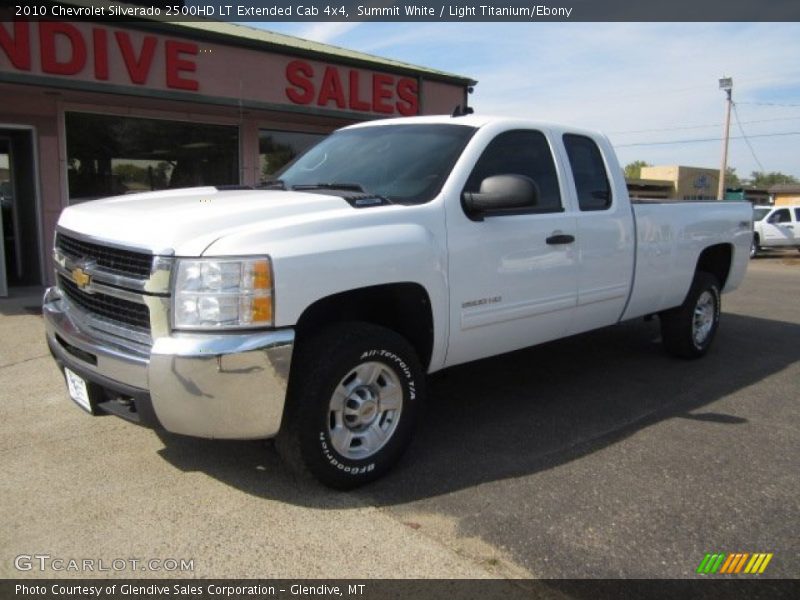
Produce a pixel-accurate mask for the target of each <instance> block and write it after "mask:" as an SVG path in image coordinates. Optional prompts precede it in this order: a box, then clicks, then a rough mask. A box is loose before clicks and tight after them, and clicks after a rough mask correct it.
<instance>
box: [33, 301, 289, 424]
mask: <svg viewBox="0 0 800 600" xmlns="http://www.w3.org/2000/svg"><path fill="white" fill-rule="evenodd" d="M42 313H43V316H44V321H45V329H46V334H47V343H48V346H49V347H50V351H51V352H52V354H53V357H54V358H55V359H56V362H57V363H58V364H59V366H60V367H61V368H62V369H63V368H64V367H68V368H69V369H71V370H72V371H75V372H76V373H78V374H79V375H80V376H81V377H83V378H84V379H85V380H86V381H87V382H88V383H89V391H90V397H91V399H92V405H93V407H96V408H97V409H99V410H101V411H104V412H111V413H114V414H117V415H119V416H122V417H125V418H128V419H129V420H132V421H136V422H139V423H140V424H142V425H147V426H151V427H159V428H163V429H165V430H167V431H171V432H173V433H180V434H184V435H191V436H197V437H204V438H225V439H258V438H268V437H272V436H274V435H276V434H277V433H278V430H279V429H280V425H281V418H282V416H283V407H284V404H285V401H286V387H287V382H288V378H289V368H290V365H291V358H292V349H293V346H294V330H292V329H278V330H273V331H263V332H257V333H235V334H218V333H208V334H200V333H193V334H178V333H174V334H172V335H170V336H168V337H161V338H157V339H156V340H155V342H154V343H153V346H152V348H151V350H150V354H149V355H143V354H140V353H138V352H137V351H134V350H132V349H130V348H126V347H125V344H124V340H120V342H119V343H115V342H113V341H110V340H108V339H105V338H104V339H99V338H98V337H97V336H94V335H93V334H92V333H91V330H89V329H88V328H87V327H85V326H83V325H82V324H81V320H80V318H79V316H78V315H76V314H74V313H73V311H72V309H71V307H70V306H69V304H68V303H67V302H66V301H65V300H63V299H62V298H61V295H60V293H59V291H58V289H57V288H48V290H47V291H46V292H45V295H44V302H43V306H42Z"/></svg>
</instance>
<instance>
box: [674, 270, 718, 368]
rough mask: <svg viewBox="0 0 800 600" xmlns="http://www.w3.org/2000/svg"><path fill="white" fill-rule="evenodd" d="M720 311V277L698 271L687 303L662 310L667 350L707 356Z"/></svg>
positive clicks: (697, 356)
mask: <svg viewBox="0 0 800 600" xmlns="http://www.w3.org/2000/svg"><path fill="white" fill-rule="evenodd" d="M719 314H720V285H719V281H717V278H716V277H715V276H714V275H711V274H710V273H705V272H703V271H698V272H697V273H696V274H695V276H694V281H693V282H692V287H691V288H690V289H689V293H688V294H687V295H686V299H685V300H684V302H683V304H681V305H680V306H678V307H676V308H673V309H670V310H667V311H664V312H662V313H661V314H659V319H660V321H661V338H662V340H663V343H664V347H665V348H666V349H667V352H669V353H670V354H672V355H674V356H678V357H680V358H688V359H692V358H700V357H701V356H703V355H704V354H705V353H706V352H708V349H709V348H710V347H711V342H713V341H714V335H715V334H716V332H717V327H718V326H719Z"/></svg>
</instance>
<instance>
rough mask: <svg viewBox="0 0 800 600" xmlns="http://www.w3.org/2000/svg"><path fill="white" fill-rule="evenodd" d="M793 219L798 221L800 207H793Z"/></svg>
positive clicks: (799, 219)
mask: <svg viewBox="0 0 800 600" xmlns="http://www.w3.org/2000/svg"><path fill="white" fill-rule="evenodd" d="M794 220H795V221H800V208H795V209H794Z"/></svg>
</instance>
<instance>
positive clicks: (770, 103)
mask: <svg viewBox="0 0 800 600" xmlns="http://www.w3.org/2000/svg"><path fill="white" fill-rule="evenodd" d="M739 104H747V105H749V106H793V107H798V106H800V104H780V103H778V102H739Z"/></svg>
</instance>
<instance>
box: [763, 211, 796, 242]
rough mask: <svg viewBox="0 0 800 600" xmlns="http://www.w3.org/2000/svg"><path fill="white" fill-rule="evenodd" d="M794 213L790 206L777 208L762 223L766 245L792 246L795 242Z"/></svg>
mask: <svg viewBox="0 0 800 600" xmlns="http://www.w3.org/2000/svg"><path fill="white" fill-rule="evenodd" d="M794 225H795V224H794V223H793V222H792V215H791V213H790V212H789V209H788V208H778V209H775V210H774V211H773V212H772V214H771V215H770V216H769V217H767V219H766V221H765V223H764V224H763V225H762V231H763V233H764V242H765V245H766V246H791V245H793V244H794V243H795V236H796V235H797V232H795V230H794Z"/></svg>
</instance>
